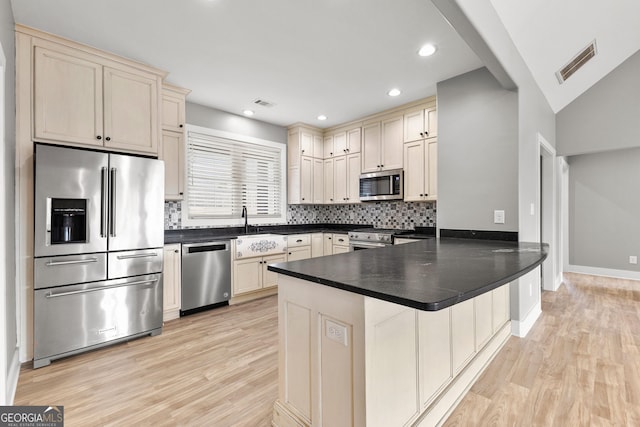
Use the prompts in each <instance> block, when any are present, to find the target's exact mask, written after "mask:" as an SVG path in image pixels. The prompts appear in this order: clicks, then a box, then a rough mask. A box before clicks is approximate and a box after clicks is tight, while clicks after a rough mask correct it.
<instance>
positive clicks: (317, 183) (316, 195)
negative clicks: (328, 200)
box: [313, 159, 324, 205]
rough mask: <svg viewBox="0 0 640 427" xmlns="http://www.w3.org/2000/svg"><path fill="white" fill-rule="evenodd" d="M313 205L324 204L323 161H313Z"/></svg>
mask: <svg viewBox="0 0 640 427" xmlns="http://www.w3.org/2000/svg"><path fill="white" fill-rule="evenodd" d="M313 203H314V204H316V205H320V204H322V203H324V160H322V159H313Z"/></svg>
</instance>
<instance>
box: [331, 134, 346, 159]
mask: <svg viewBox="0 0 640 427" xmlns="http://www.w3.org/2000/svg"><path fill="white" fill-rule="evenodd" d="M333 150H334V154H335V155H336V156H340V155H343V154H347V133H346V132H340V133H337V134H335V135H333Z"/></svg>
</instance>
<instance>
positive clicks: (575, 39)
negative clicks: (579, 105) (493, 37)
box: [491, 0, 640, 113]
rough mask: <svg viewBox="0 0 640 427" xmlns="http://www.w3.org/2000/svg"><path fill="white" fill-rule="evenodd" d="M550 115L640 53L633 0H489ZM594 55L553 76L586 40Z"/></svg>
mask: <svg viewBox="0 0 640 427" xmlns="http://www.w3.org/2000/svg"><path fill="white" fill-rule="evenodd" d="M491 3H492V4H493V6H494V8H495V9H496V12H497V13H498V15H499V16H500V19H501V20H502V22H503V24H504V26H505V28H506V29H507V31H508V32H509V34H510V35H511V39H512V40H513V42H514V44H515V45H516V48H517V49H518V51H519V52H520V55H521V56H522V58H523V59H524V61H525V62H526V63H527V65H528V67H529V70H530V71H531V73H532V74H533V77H534V79H535V80H536V82H537V84H538V86H539V87H540V89H541V90H542V92H543V93H544V95H545V96H546V98H547V101H548V102H549V105H550V106H551V108H552V109H553V111H554V112H556V113H557V112H558V111H560V110H561V109H563V108H564V107H565V106H567V105H568V104H569V103H570V102H571V101H573V100H574V99H575V98H577V97H578V96H579V95H581V94H582V93H583V92H584V91H586V90H587V89H589V88H590V87H591V86H593V85H594V84H595V83H596V82H597V81H598V80H600V79H601V78H603V77H604V76H605V75H607V74H608V73H609V72H611V71H612V70H613V69H614V68H616V67H617V66H618V65H620V64H621V63H622V62H623V61H624V60H625V59H627V58H628V57H629V56H631V55H633V54H634V53H635V52H637V51H638V50H639V49H640V1H639V0H613V1H601V0H535V1H531V0H491ZM594 39H595V40H596V45H597V49H598V53H597V55H596V56H595V57H594V58H593V59H591V60H590V61H589V62H588V63H587V64H585V65H584V67H582V68H581V69H580V70H578V71H577V72H576V73H575V74H574V75H573V76H571V77H570V78H569V79H568V80H567V81H566V82H565V83H563V84H559V83H558V80H557V78H556V76H555V72H556V71H558V70H559V69H560V68H562V67H563V66H564V65H565V64H566V63H567V62H569V61H570V60H571V59H572V58H573V57H574V56H575V55H576V54H577V53H578V52H579V51H580V50H582V49H583V48H585V47H586V46H587V45H588V44H589V43H591V41H592V40H594Z"/></svg>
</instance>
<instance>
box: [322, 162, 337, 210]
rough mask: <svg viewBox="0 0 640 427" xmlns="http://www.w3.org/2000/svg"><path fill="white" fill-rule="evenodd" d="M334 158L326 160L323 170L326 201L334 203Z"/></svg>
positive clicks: (326, 202)
mask: <svg viewBox="0 0 640 427" xmlns="http://www.w3.org/2000/svg"><path fill="white" fill-rule="evenodd" d="M334 162H335V160H334V159H327V160H325V161H324V168H323V171H322V174H323V178H324V185H323V190H324V203H325V204H332V203H334V182H333V180H334V173H335V172H334Z"/></svg>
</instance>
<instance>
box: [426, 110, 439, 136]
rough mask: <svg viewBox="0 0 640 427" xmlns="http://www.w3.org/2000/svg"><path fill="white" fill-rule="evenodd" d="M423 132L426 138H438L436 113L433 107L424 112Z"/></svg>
mask: <svg viewBox="0 0 640 427" xmlns="http://www.w3.org/2000/svg"><path fill="white" fill-rule="evenodd" d="M424 121H425V124H424V130H425V133H426V137H427V138H435V137H437V136H438V111H437V110H436V108H435V107H433V108H429V109H427V110H425V111H424Z"/></svg>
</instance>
